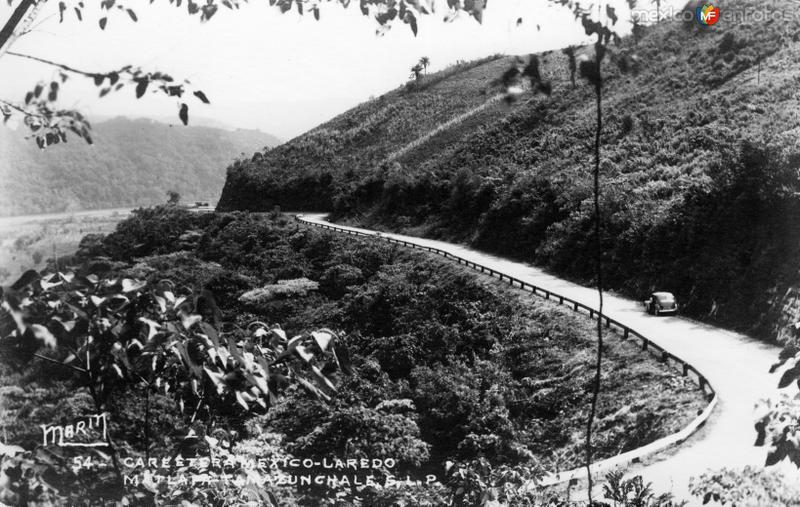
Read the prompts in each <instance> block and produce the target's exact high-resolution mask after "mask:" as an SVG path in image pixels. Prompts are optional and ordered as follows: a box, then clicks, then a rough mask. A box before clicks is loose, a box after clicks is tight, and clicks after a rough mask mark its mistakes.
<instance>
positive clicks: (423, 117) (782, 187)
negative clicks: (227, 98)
mask: <svg viewBox="0 0 800 507" xmlns="http://www.w3.org/2000/svg"><path fill="white" fill-rule="evenodd" d="M690 4H691V2H690ZM719 4H720V8H721V9H722V10H723V11H727V12H729V13H730V14H731V17H730V18H726V19H724V20H723V21H722V22H720V23H717V24H716V25H714V27H713V28H711V29H701V28H700V27H699V26H698V25H697V23H695V22H694V21H691V22H682V21H678V20H669V21H664V22H662V23H659V24H657V25H654V26H651V27H645V28H642V30H641V31H640V33H639V35H640V37H639V40H638V41H637V40H634V39H633V38H629V39H625V40H623V42H622V46H621V48H618V49H617V51H621V52H625V53H628V54H631V55H634V56H635V60H632V61H631V64H632V66H633V67H634V68H633V69H631V70H634V71H635V72H634V73H633V74H624V75H623V74H619V73H618V72H617V70H616V69H615V68H613V67H614V66H612V65H608V66H607V75H606V78H605V90H604V114H605V129H604V132H603V137H602V146H603V151H602V155H603V161H602V165H601V169H602V173H603V174H602V177H603V186H602V191H603V202H602V204H603V213H604V216H603V220H604V229H605V234H606V236H605V239H604V241H605V256H606V257H605V265H606V266H607V269H608V273H607V278H606V284H607V286H608V288H610V289H614V290H619V291H622V292H624V293H627V294H629V295H631V296H637V297H638V296H640V295H641V294H642V293H644V292H647V291H649V290H651V289H653V288H659V289H666V290H672V291H673V292H675V293H676V294H677V296H678V298H679V299H680V300H681V301H682V302H683V303H684V308H685V310H686V311H687V312H688V313H690V314H691V315H694V316H698V317H701V318H704V319H709V320H712V321H715V322H718V323H722V324H724V325H729V326H733V327H736V328H739V329H744V330H748V331H752V332H755V333H758V334H760V335H762V336H765V337H770V338H774V337H776V336H778V337H780V339H782V340H783V339H785V336H786V334H787V332H788V331H787V325H788V324H792V323H793V322H794V320H793V319H794V317H796V316H797V314H798V311H800V310H798V308H797V307H798V304H797V302H796V301H795V300H796V299H797V296H796V293H797V292H796V291H795V290H793V288H794V287H797V286H798V285H799V284H800V279H798V275H797V273H798V271H797V263H796V259H797V256H798V254H800V230H798V225H797V224H798V223H800V221H798V218H800V201H798V197H797V196H798V195H800V194H798V190H800V178H798V169H799V168H800V156H799V155H800V151H799V150H798V149H797V147H796V142H795V137H796V131H797V128H798V126H800V124H799V123H798V118H797V115H796V110H797V107H798V99H797V96H796V94H794V93H792V92H791V91H790V90H793V89H795V88H796V86H797V82H796V76H795V75H794V74H793V73H792V69H794V68H796V60H797V57H798V54H799V53H800V45H798V43H797V41H796V37H795V36H793V34H795V33H796V32H797V29H798V22H797V20H796V19H795V18H792V17H785V18H783V19H782V20H780V21H778V20H775V19H771V18H770V17H769V16H762V15H752V13H753V12H755V11H758V13H757V14H763V12H762V11H761V10H759V9H762V10H763V6H762V3H761V2H755V1H736V2H719ZM770 9H773V10H772V11H771V12H776V11H780V10H781V9H785V10H786V11H787V12H788V11H790V10H792V9H793V6H792V4H791V3H790V2H777V3H776V5H775V6H774V7H771V8H770ZM745 12H748V13H751V14H750V15H744V16H740V14H742V13H745ZM588 51H590V48H580V49H578V50H577V53H578V57H579V58H580V57H581V55H587V54H588ZM540 61H541V62H542V73H543V76H544V77H546V78H547V79H551V80H552V83H553V93H552V95H551V96H550V97H549V98H541V97H537V98H533V99H530V100H526V101H523V102H521V103H519V104H518V105H516V106H514V107H513V108H511V109H509V108H505V107H502V106H501V105H499V104H495V105H492V106H490V107H487V108H485V109H481V110H480V111H479V112H477V113H476V114H475V115H474V116H470V117H468V118H467V119H466V120H465V121H464V122H462V123H458V124H457V125H455V126H454V127H452V128H449V129H446V130H444V131H442V132H440V133H438V134H437V135H435V136H432V137H431V138H430V139H426V140H425V142H421V143H418V144H417V145H415V146H414V147H413V148H412V149H410V150H408V151H405V152H402V155H401V156H400V157H396V158H388V157H384V158H383V159H381V158H380V157H378V156H377V154H380V153H394V152H397V151H398V150H401V148H402V146H403V143H405V142H406V140H405V139H403V138H401V137H398V136H396V135H394V134H393V133H394V132H396V130H399V129H402V128H403V125H406V124H410V123H414V121H415V120H416V121H419V122H421V123H420V125H421V126H426V125H427V124H430V123H435V124H442V123H445V122H446V121H448V120H450V119H451V118H452V117H453V116H455V115H457V114H459V113H461V112H463V111H464V110H466V109H467V108H469V107H474V106H475V105H476V104H479V103H481V102H482V101H485V100H486V99H487V98H488V97H489V96H491V95H492V92H490V93H488V94H487V93H486V92H485V90H486V89H488V88H489V87H490V85H491V84H492V81H493V80H494V79H496V78H497V77H499V75H500V73H501V71H502V69H503V68H504V66H505V65H507V63H508V62H507V61H504V60H503V59H499V60H494V61H492V62H491V63H482V62H477V64H478V66H477V67H474V68H470V69H469V70H468V71H464V72H462V73H456V74H452V75H450V76H447V77H446V78H445V79H442V80H441V81H439V82H437V83H435V84H433V85H432V86H430V87H428V88H426V89H425V90H424V91H423V92H415V91H412V90H401V91H398V92H392V93H390V94H387V95H386V96H384V98H383V99H381V100H380V101H373V102H369V103H366V104H363V105H361V106H359V107H358V108H356V109H355V110H353V111H350V112H347V113H345V114H343V115H341V116H340V117H338V118H335V119H334V120H332V121H331V122H329V123H328V124H326V125H324V126H323V127H320V128H319V129H316V130H313V131H311V132H310V133H309V134H307V135H306V136H301V137H300V138H298V139H297V140H294V141H292V142H290V143H288V144H286V145H283V146H281V147H279V148H277V149H275V150H273V151H272V152H268V153H266V154H264V155H263V156H262V155H258V156H256V157H255V158H254V159H253V160H252V161H249V162H240V163H237V164H235V165H234V166H232V167H231V168H229V173H228V180H227V182H226V186H225V191H224V192H223V198H222V203H224V204H225V206H226V207H227V208H228V209H233V208H236V207H239V206H240V207H242V208H245V209H268V208H269V207H270V206H272V205H274V204H276V203H277V204H281V205H284V204H285V205H288V206H291V208H293V209H301V208H304V209H325V210H331V211H333V212H334V216H335V217H338V218H339V219H341V220H345V221H351V222H356V221H357V222H360V223H363V224H368V225H371V226H373V227H377V228H381V227H385V228H387V229H391V230H405V231H408V232H411V233H416V234H424V235H428V236H432V237H441V238H448V239H455V240H459V241H464V242H467V243H470V244H472V245H474V246H477V247H480V248H483V249H487V250H491V251H495V252H499V253H503V254H505V255H509V256H513V257H516V258H520V259H526V260H533V261H535V262H536V263H538V264H540V265H544V266H547V267H549V268H551V269H553V270H554V271H555V272H557V273H560V274H561V275H563V276H567V277H570V278H574V279H577V280H580V281H584V282H590V281H591V280H592V277H593V276H594V275H593V272H592V269H591V267H592V266H593V261H592V255H593V253H592V252H591V250H590V249H589V248H587V246H589V244H588V242H589V241H591V236H590V234H589V231H590V230H591V229H590V228H591V207H590V204H591V201H590V197H591V192H590V190H591V189H590V178H589V163H590V160H591V159H590V152H589V149H588V147H589V145H590V142H591V140H592V130H591V129H592V128H593V113H594V111H593V102H592V99H593V97H592V91H591V87H590V86H589V85H588V84H585V83H581V82H580V81H579V82H577V83H576V84H575V85H573V84H572V82H571V80H570V73H569V69H568V65H567V58H566V57H565V56H564V55H563V54H561V53H560V52H558V53H549V54H543V55H540ZM434 76H435V75H434ZM476 76H481V77H482V78H483V81H476ZM432 97H437V98H439V97H441V98H439V100H440V101H442V102H445V103H447V104H450V103H455V104H463V106H462V107H455V106H449V107H448V108H447V109H446V110H444V109H443V110H439V109H436V108H431V107H429V105H428V101H429V100H431V98H432ZM398 105H402V109H401V111H402V112H401V113H398V112H396V111H395V109H394V108H396V107H398ZM389 113H391V114H389ZM364 118H377V119H380V123H378V124H377V125H376V124H374V123H370V124H369V125H371V126H370V129H371V130H370V133H371V135H370V137H369V139H366V140H363V141H361V144H352V143H351V144H348V143H346V142H345V141H344V140H343V138H342V136H343V133H344V132H347V131H349V130H352V129H357V128H358V127H359V126H361V125H367V122H365V121H364ZM415 128H416V127H415ZM426 128H427V127H426ZM320 132H325V133H326V135H327V136H329V138H330V139H331V141H330V143H328V144H324V145H319V144H318V146H324V148H325V150H326V151H325V154H324V156H322V157H320V158H309V159H308V160H307V161H305V162H303V163H298V162H297V161H296V160H294V159H292V158H290V157H285V156H284V155H283V154H287V153H294V152H296V151H297V150H299V149H300V147H301V146H303V145H305V143H310V142H311V141H312V140H313V139H316V137H315V136H318V135H320ZM417 132H418V131H417V130H414V133H417ZM376 147H380V150H379V151H377V152H376V151H375V150H376V149H377V148H376ZM339 150H343V151H344V150H346V151H347V159H346V160H345V159H344V158H342V157H340V156H338V155H336V154H337V153H339ZM289 175H290V176H289ZM308 178H311V179H313V180H314V181H321V182H324V184H323V185H317V186H315V187H314V195H313V198H309V197H307V196H305V195H304V194H302V192H298V191H296V190H298V189H300V188H303V187H302V186H301V185H298V182H303V181H306V182H307V181H308ZM304 188H310V186H308V187H304ZM257 195H266V196H279V195H280V196H286V197H285V198H281V199H277V198H275V197H270V198H268V199H261V200H259V199H256V198H254V196H257ZM790 305H793V306H791V307H790V308H788V311H785V310H787V306H790ZM787 314H788V315H787Z"/></svg>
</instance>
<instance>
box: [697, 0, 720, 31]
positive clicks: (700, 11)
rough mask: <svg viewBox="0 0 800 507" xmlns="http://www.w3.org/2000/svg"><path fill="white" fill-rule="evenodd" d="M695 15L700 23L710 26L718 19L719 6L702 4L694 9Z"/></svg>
mask: <svg viewBox="0 0 800 507" xmlns="http://www.w3.org/2000/svg"><path fill="white" fill-rule="evenodd" d="M695 17H696V18H697V22H698V23H700V24H701V25H704V26H711V25H713V24H714V23H716V22H717V21H719V7H714V6H713V5H711V4H705V5H702V6H700V7H698V8H697V11H695Z"/></svg>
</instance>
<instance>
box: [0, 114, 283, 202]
mask: <svg viewBox="0 0 800 507" xmlns="http://www.w3.org/2000/svg"><path fill="white" fill-rule="evenodd" d="M93 137H94V138H95V139H94V144H93V145H87V144H86V143H85V142H83V141H81V140H76V141H75V142H70V143H67V144H66V145H63V146H59V149H58V150H44V151H42V150H39V149H38V148H37V147H36V144H35V143H33V142H31V141H30V140H29V139H25V137H24V133H23V132H21V131H12V130H9V129H5V128H3V129H0V159H2V160H3V163H2V164H0V215H24V214H32V213H43V212H55V211H74V210H82V209H99V208H119V207H124V206H140V205H152V204H157V203H161V202H164V200H165V199H166V197H165V196H166V192H167V191H168V190H176V191H178V192H179V193H180V194H181V195H182V196H183V198H184V199H185V200H188V201H194V200H195V199H209V198H210V197H213V196H216V195H219V189H220V188H222V184H223V179H224V172H223V171H222V170H221V168H222V167H224V166H225V165H226V164H228V163H230V161H231V159H233V158H235V157H239V156H240V155H241V154H242V153H250V152H252V151H253V150H254V149H257V148H258V147H261V146H265V145H266V146H274V145H275V144H277V142H278V140H277V139H276V138H274V137H273V136H270V135H268V134H264V133H262V132H259V131H256V130H237V131H233V132H232V131H228V130H222V129H218V128H208V127H194V126H192V127H183V126H177V125H176V126H170V125H167V124H163V123H158V122H155V121H151V120H143V119H140V120H129V119H126V118H116V119H112V120H107V121H103V122H98V123H97V124H96V125H95V126H94V129H93Z"/></svg>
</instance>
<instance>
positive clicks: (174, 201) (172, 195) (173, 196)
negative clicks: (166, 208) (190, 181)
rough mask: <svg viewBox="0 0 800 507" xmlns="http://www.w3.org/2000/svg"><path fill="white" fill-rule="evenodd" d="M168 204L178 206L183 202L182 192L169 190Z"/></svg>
mask: <svg viewBox="0 0 800 507" xmlns="http://www.w3.org/2000/svg"><path fill="white" fill-rule="evenodd" d="M167 198H168V199H167V204H169V205H171V206H177V205H178V204H179V203H180V202H181V194H179V193H178V192H176V191H175V190H167Z"/></svg>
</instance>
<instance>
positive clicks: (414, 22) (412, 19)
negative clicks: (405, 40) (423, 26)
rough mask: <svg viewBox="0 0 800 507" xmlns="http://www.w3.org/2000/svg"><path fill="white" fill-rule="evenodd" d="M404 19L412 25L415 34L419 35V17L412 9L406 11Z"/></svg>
mask: <svg viewBox="0 0 800 507" xmlns="http://www.w3.org/2000/svg"><path fill="white" fill-rule="evenodd" d="M403 21H405V22H406V23H407V24H408V26H410V27H411V31H412V32H413V33H414V36H415V37H416V36H417V17H416V16H414V14H413V13H411V11H408V12H406V15H405V16H403Z"/></svg>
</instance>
